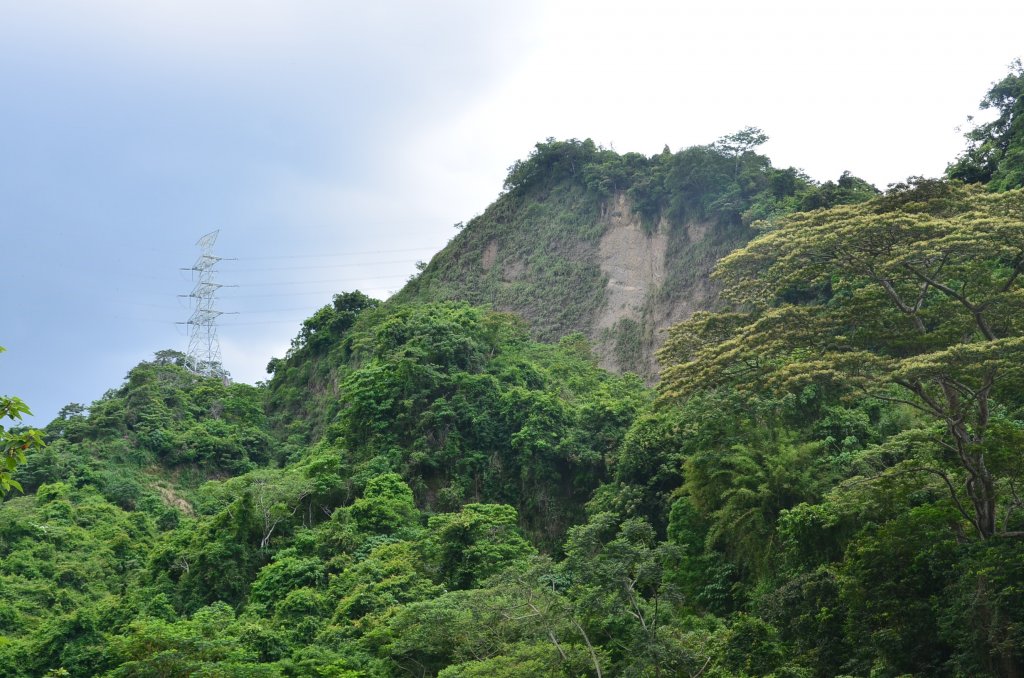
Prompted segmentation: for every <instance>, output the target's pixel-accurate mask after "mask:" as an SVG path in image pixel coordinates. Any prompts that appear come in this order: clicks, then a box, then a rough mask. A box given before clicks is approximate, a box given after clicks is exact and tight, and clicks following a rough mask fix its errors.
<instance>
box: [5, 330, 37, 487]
mask: <svg viewBox="0 0 1024 678" xmlns="http://www.w3.org/2000/svg"><path fill="white" fill-rule="evenodd" d="M4 350H5V349H4V347H3V346H0V353H3V352H4ZM25 414H31V412H30V411H29V409H28V406H27V405H26V404H25V403H24V401H22V400H21V398H17V397H14V396H0V421H2V420H4V419H10V420H11V421H13V422H15V423H16V422H18V421H20V420H21V417H22V415H25ZM41 447H43V437H42V434H41V433H40V432H39V431H37V430H35V429H31V428H13V429H5V428H4V425H3V424H0V497H2V496H3V495H5V494H7V492H9V491H10V489H11V488H12V487H13V488H15V489H17V490H21V489H22V487H21V483H19V482H18V481H17V480H15V479H14V478H13V471H14V469H15V467H17V465H18V464H23V463H25V461H26V460H27V457H26V454H27V453H29V452H31V451H33V450H37V449H39V448H41Z"/></svg>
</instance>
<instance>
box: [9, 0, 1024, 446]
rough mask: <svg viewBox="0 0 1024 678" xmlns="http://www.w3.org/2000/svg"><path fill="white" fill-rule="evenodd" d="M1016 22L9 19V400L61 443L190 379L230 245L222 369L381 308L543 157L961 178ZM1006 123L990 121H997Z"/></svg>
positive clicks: (1007, 3)
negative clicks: (210, 255) (201, 315)
mask: <svg viewBox="0 0 1024 678" xmlns="http://www.w3.org/2000/svg"><path fill="white" fill-rule="evenodd" d="M1021 26H1024V3H1021V2H1020V1H1019V0H975V1H974V2H972V3H967V2H956V3H954V2H945V1H942V0H938V1H936V0H931V1H928V2H924V1H916V0H901V1H896V0H885V1H884V2H883V1H879V0H861V1H860V2H857V3H849V2H845V3H838V2H835V3H831V2H822V1H821V0H814V1H810V0H807V1H803V0H800V1H798V0H775V1H773V2H771V3H766V2H760V1H758V2H755V1H753V0H719V1H718V2H715V3H711V2H693V1H691V0H679V1H676V2H658V1H654V0H631V1H630V2H628V3H627V2H621V1H620V2H605V1H603V0H587V1H585V2H584V1H574V0H546V1H539V0H519V1H517V2H514V3H509V2H500V3H499V2H489V1H486V0H466V1H456V0H434V1H433V2H430V3H424V2H418V1H412V0H409V1H397V0H395V1H387V0H380V1H378V2H375V3H365V2H358V3H357V2H350V1H349V0H304V1H302V2H295V1H289V0H276V1H269V0H245V1H236V0H173V1H172V0H146V2H138V1H137V0H88V1H87V0H80V1H78V2H75V1H71V0H32V2H25V1H24V0H16V1H15V0H0V261H2V264H3V276H2V280H3V283H4V284H3V292H2V296H0V345H2V346H4V347H6V348H7V352H6V353H4V354H2V355H0V394H6V395H17V396H20V397H21V398H23V399H24V400H25V401H26V402H27V403H28V405H29V406H30V407H32V409H33V412H34V415H35V416H34V417H32V418H30V419H29V420H28V421H29V422H30V423H32V424H34V425H37V426H42V425H45V424H46V423H47V422H48V421H49V420H50V419H52V418H53V417H54V416H55V415H56V413H57V411H58V410H59V409H60V408H61V407H62V406H63V405H65V404H67V403H71V402H79V403H83V404H86V405H88V404H89V403H90V402H92V401H93V400H95V399H97V398H99V397H101V396H102V395H103V393H104V392H105V391H106V390H107V389H110V388H117V387H118V386H120V384H121V383H122V381H123V379H124V376H125V375H126V373H127V372H128V370H129V369H131V367H133V366H134V365H136V364H137V363H139V362H140V361H142V360H147V359H150V358H151V357H152V355H153V353H154V352H155V351H158V350H161V349H165V348H173V349H177V350H182V351H183V350H185V348H186V346H187V342H188V338H187V336H186V332H185V326H184V325H181V324H179V323H181V322H182V321H185V320H187V318H188V316H189V309H188V306H187V303H186V302H187V299H186V298H183V297H180V296H179V295H187V294H188V293H189V292H190V291H191V289H192V279H191V273H190V272H189V271H185V270H181V269H183V268H188V267H190V266H191V265H192V264H193V262H194V261H195V260H196V258H197V257H198V255H199V249H198V248H197V247H196V245H195V243H196V241H197V240H198V239H199V238H200V237H201V236H202V235H204V234H206V233H208V232H210V231H213V230H219V237H218V240H217V243H216V246H215V254H216V255H218V256H221V257H224V260H223V261H221V262H220V263H219V265H218V266H217V271H218V273H217V281H218V282H219V283H221V284H223V285H225V287H224V288H222V289H221V290H220V291H219V293H218V300H217V307H218V308H219V309H220V310H222V311H224V312H225V313H226V315H223V316H221V317H220V319H219V324H218V333H219V338H220V346H221V350H222V355H223V362H224V366H225V367H226V368H227V369H228V370H229V371H230V372H231V374H232V376H233V377H234V378H235V379H236V380H237V381H243V382H248V383H255V382H256V381H258V380H262V379H266V378H267V375H266V372H265V366H266V364H267V362H268V361H269V360H270V358H271V357H275V356H276V357H280V356H283V355H284V353H285V351H286V350H287V349H288V346H289V343H290V340H291V338H292V337H294V336H295V335H296V334H297V332H298V328H299V326H300V324H301V322H302V320H303V319H304V318H306V317H308V316H309V315H311V313H312V312H313V311H315V310H316V309H317V308H319V307H320V306H322V305H324V304H327V303H330V301H331V298H332V295H333V294H334V293H336V292H341V291H347V290H353V289H360V290H362V291H364V292H366V293H367V294H370V295H372V296H376V297H379V298H386V297H387V296H388V295H390V294H391V293H393V292H394V291H396V290H398V289H400V288H401V286H402V285H403V283H404V281H405V280H407V279H408V277H409V276H410V275H412V274H413V273H414V272H415V265H416V262H417V261H426V260H429V259H430V257H431V256H432V255H433V254H434V253H436V252H437V251H438V250H440V249H441V248H442V247H443V246H444V245H445V244H446V243H447V242H448V240H450V239H451V238H452V237H453V236H454V235H455V233H456V231H455V230H454V229H453V225H454V224H456V223H457V222H464V221H468V220H469V219H470V218H472V217H473V216H475V215H477V214H480V213H481V212H482V211H483V210H484V209H485V208H486V207H487V205H488V204H489V203H490V202H492V201H493V200H494V199H495V198H496V197H497V195H498V193H499V192H500V190H501V185H502V181H503V179H504V177H505V174H506V171H507V168H508V167H509V166H510V165H511V164H512V163H514V162H515V161H516V160H517V159H520V158H524V157H526V156H527V155H528V154H529V153H530V151H531V149H532V148H533V145H534V144H535V143H537V142H538V141H542V140H544V139H546V138H548V137H555V138H560V139H566V138H579V139H584V138H588V137H589V138H592V139H593V140H594V141H595V142H597V143H598V144H600V145H602V146H604V147H606V148H614V149H615V150H617V151H619V152H627V151H637V152H641V153H645V154H648V155H650V154H654V153H657V152H659V151H660V150H661V149H662V148H663V147H664V146H666V145H668V146H669V147H670V148H671V149H672V150H673V151H675V150H679V149H681V148H685V147H687V146H692V145H697V144H706V143H710V142H712V141H714V140H715V139H717V138H719V137H721V136H723V135H725V134H729V133H731V132H735V131H737V130H739V129H741V128H743V127H746V126H748V125H753V126H757V127H760V128H762V129H763V130H764V131H765V132H766V133H767V134H768V135H769V137H770V141H769V142H768V143H766V144H765V145H764V146H763V147H762V148H761V149H760V150H761V152H763V153H765V154H766V155H768V156H770V157H771V158H772V160H773V163H774V164H775V166H777V167H787V166H794V167H798V168H800V169H802V170H804V171H805V172H806V173H807V174H808V175H809V176H811V177H812V178H814V179H816V180H819V181H825V180H828V179H835V178H837V177H838V176H839V175H840V174H841V173H842V172H843V171H846V170H849V171H851V172H852V173H853V174H855V175H857V176H860V177H862V178H865V179H867V180H868V181H870V182H872V183H874V184H875V185H876V186H878V187H879V188H885V186H886V185H888V184H890V183H893V182H897V181H900V180H902V179H905V178H906V177H908V176H912V175H924V176H937V175H939V174H941V173H942V171H943V170H944V168H945V166H946V164H947V163H948V162H949V161H951V160H952V159H953V158H954V157H955V156H956V154H957V153H958V152H959V151H960V150H962V148H963V139H962V132H963V130H962V129H960V128H962V127H965V126H966V124H967V117H968V116H970V115H976V114H978V110H977V104H978V102H979V101H980V99H981V97H982V96H983V95H984V93H985V91H986V90H987V89H988V86H989V85H990V83H991V82H993V81H995V80H998V79H1000V78H1002V77H1003V75H1005V74H1006V73H1007V71H1008V66H1009V64H1010V62H1011V61H1012V60H1013V59H1014V58H1018V57H1021V56H1024V40H1022V39H1021V31H1020V27H1021ZM979 117H983V116H979Z"/></svg>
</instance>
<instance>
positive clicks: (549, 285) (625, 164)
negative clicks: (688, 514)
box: [396, 128, 877, 377]
mask: <svg viewBox="0 0 1024 678" xmlns="http://www.w3.org/2000/svg"><path fill="white" fill-rule="evenodd" d="M766 139H767V136H766V135H764V133H763V132H761V131H760V130H758V129H756V128H747V129H745V130H742V131H740V132H738V133H736V134H732V135H728V136H726V137H723V138H722V139H719V140H718V141H717V142H715V143H713V144H709V145H706V146H695V147H692V148H687V149H684V150H682V151H679V152H678V153H671V152H670V151H669V150H668V149H667V148H666V149H665V150H664V151H663V152H662V153H660V154H657V155H654V156H651V157H646V156H643V155H640V154H638V153H626V154H624V155H619V154H618V153H616V152H615V151H611V150H607V149H603V148H599V147H598V146H596V145H595V144H594V142H593V141H591V140H589V139H587V140H585V141H579V140H576V139H571V140H568V141H556V140H554V139H548V140H547V141H546V142H544V143H539V144H537V146H536V148H535V149H534V151H533V153H531V155H530V157H529V158H527V159H526V160H521V161H519V162H516V163H515V164H514V165H513V166H512V167H511V168H510V169H509V174H508V177H507V178H506V180H505V192H504V193H503V194H502V195H501V197H499V198H498V200H497V201H495V202H494V204H492V205H491V206H490V207H488V209H487V210H486V211H485V212H484V213H483V214H482V215H480V216H479V217H476V218H475V219H473V220H471V221H470V222H469V223H468V224H467V225H466V226H465V227H462V228H461V231H460V233H459V234H458V235H457V236H456V237H455V238H454V239H453V240H452V242H451V243H450V244H449V245H448V246H447V247H446V248H445V249H444V250H443V251H442V252H441V253H440V254H438V255H437V256H435V257H434V258H433V260H431V262H430V263H429V264H428V265H427V266H426V267H425V268H424V269H423V270H422V271H421V272H420V273H419V274H418V275H417V276H416V277H415V278H414V279H412V280H411V281H410V282H409V284H408V285H406V287H405V289H403V290H402V291H401V292H399V294H398V295H396V297H397V299H398V300H400V301H404V302H413V301H415V302H424V301H442V300H452V299H458V300H463V301H467V302H469V303H472V304H478V305H479V304H486V305H490V306H492V307H494V308H497V309H500V310H505V311H511V312H514V313H516V314H517V315H520V316H521V317H523V318H525V319H526V320H527V322H528V325H529V327H530V331H531V334H532V335H533V337H534V338H536V339H539V340H541V341H556V340H557V339H558V338H560V337H562V336H565V335H566V334H569V333H571V332H582V333H584V334H586V335H587V336H588V337H589V338H590V339H591V340H593V341H595V342H598V343H600V344H604V343H607V345H608V348H607V349H606V350H603V351H602V354H603V359H604V361H603V364H605V365H606V366H612V367H615V368H617V370H618V371H634V372H637V373H639V374H641V375H642V376H645V377H653V376H654V375H653V372H652V367H651V365H652V364H653V363H652V361H651V360H650V358H651V356H652V353H653V350H654V348H655V347H656V344H657V342H658V339H657V338H656V336H655V333H656V330H655V328H656V326H657V325H658V323H661V322H663V319H664V318H665V317H669V318H674V319H682V317H683V316H682V314H683V313H684V312H687V309H689V312H692V310H693V309H692V308H690V305H691V304H694V303H695V304H696V306H697V308H698V309H701V308H703V309H708V308H713V307H715V306H716V304H717V293H716V291H714V290H705V289H703V288H704V287H705V286H706V285H707V282H708V275H709V273H710V271H711V269H712V268H713V267H714V265H715V262H717V261H718V259H720V258H721V257H722V256H724V255H726V254H728V253H729V252H731V251H732V250H733V249H735V248H736V247H738V246H741V245H743V244H744V243H746V242H747V241H748V240H749V239H750V238H751V237H752V236H753V234H754V231H753V230H752V229H750V228H749V225H750V224H751V223H752V222H754V221H756V220H759V219H768V218H772V217H775V216H778V215H782V214H787V213H790V212H793V211H798V210H813V209H818V208H822V207H831V206H833V205H839V204H848V203H854V202H860V201H863V200H867V199H869V198H871V197H874V196H875V195H877V191H876V190H875V189H874V188H873V187H872V186H870V185H869V184H867V183H866V182H864V181H863V180H861V179H858V178H856V177H853V176H850V175H849V174H848V173H846V174H844V175H843V176H842V177H840V179H839V180H838V182H832V181H829V182H826V183H824V184H817V183H815V182H813V181H812V180H810V179H809V178H808V177H806V176H805V175H803V174H802V173H801V172H799V171H798V170H796V169H793V168H789V169H784V170H780V169H776V168H774V167H772V165H771V161H770V160H769V159H768V158H767V157H765V156H763V155H759V154H757V153H756V152H755V149H756V147H757V146H758V145H760V144H761V143H764V141H765V140H766ZM619 199H622V200H624V201H625V205H626V206H627V208H628V210H629V213H631V214H633V215H635V216H636V218H637V219H639V220H640V221H641V223H642V228H643V229H644V231H645V232H646V233H647V234H649V235H650V234H653V233H661V234H663V235H664V236H665V238H666V240H667V247H666V251H665V253H664V255H663V256H664V264H665V275H664V278H663V279H662V280H660V281H659V282H658V283H657V284H655V285H654V286H653V287H652V288H651V289H650V290H648V291H647V295H646V298H645V300H644V302H643V304H642V308H639V309H637V312H638V317H637V318H624V319H625V320H628V321H629V322H630V323H633V325H635V327H634V326H628V324H627V325H623V326H622V327H619V328H617V329H616V331H615V332H614V333H613V335H612V336H606V335H607V332H606V331H605V332H604V333H602V332H601V331H600V330H598V329H596V321H597V318H598V317H599V316H600V315H601V314H602V313H604V312H612V313H614V312H615V310H614V309H612V310H611V311H609V309H607V308H606V287H607V284H608V278H607V276H606V274H605V273H604V272H603V271H602V268H601V263H600V260H599V243H600V242H601V238H602V236H604V235H605V234H606V232H607V231H608V229H609V228H611V225H612V222H613V217H612V212H614V211H615V210H618V209H620V208H619V207H616V205H617V204H618V203H617V201H618V200H619ZM460 226H461V225H460ZM691 226H695V227H696V229H697V230H699V231H700V232H701V233H702V234H703V235H702V236H701V237H700V239H695V238H694V235H693V229H692V228H690V227H691ZM694 300H696V301H694ZM618 320H619V319H616V322H618ZM610 324H613V325H614V324H615V322H613V323H610Z"/></svg>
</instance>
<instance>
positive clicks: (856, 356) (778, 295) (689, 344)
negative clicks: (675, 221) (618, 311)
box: [661, 181, 1024, 538]
mask: <svg viewBox="0 0 1024 678" xmlns="http://www.w3.org/2000/svg"><path fill="white" fill-rule="evenodd" d="M1022 269H1024V194H1022V193H1021V191H1010V192H1007V193H1002V194H996V195H993V194H987V193H984V192H983V191H981V190H979V189H976V188H971V187H964V186H958V185H950V184H944V183H941V182H929V181H922V182H919V183H917V184H916V185H914V186H902V187H897V188H896V189H894V190H893V191H891V192H890V194H888V195H887V196H885V197H883V198H880V199H878V200H876V201H873V202H871V203H866V204H864V205H858V206H852V207H841V208H835V209H833V210H831V211H827V212H824V211H823V212H814V213H811V214H808V215H797V216H793V217H790V218H788V219H787V220H785V221H783V222H781V223H779V224H778V225H777V227H775V228H773V229H772V230H769V231H768V232H766V233H765V234H764V235H762V236H761V237H760V238H758V239H757V240H755V241H754V242H752V243H751V244H750V245H749V246H748V247H746V248H744V249H743V250H741V251H738V252H736V253H734V254H732V255H730V256H729V257H727V258H726V259H725V260H723V261H722V264H721V266H720V269H719V273H718V275H719V277H720V278H721V279H722V280H723V281H724V282H725V283H726V285H727V286H728V288H729V294H730V297H731V298H732V299H733V300H734V301H736V302H737V303H740V304H745V305H746V307H747V308H748V309H750V310H749V311H747V312H745V313H738V314H724V315H717V316H716V315H709V314H698V315H696V316H694V318H693V319H692V320H690V321H687V322H685V323H682V324H680V325H678V326H677V327H676V328H674V329H673V331H672V333H671V335H670V338H669V340H668V342H667V343H666V345H665V347H664V348H663V349H662V353H661V357H662V361H663V363H665V364H666V365H668V366H669V367H667V369H666V370H665V373H664V381H663V386H662V391H663V394H664V395H665V397H668V398H675V397H680V396H683V395H685V394H687V393H690V392H692V391H694V390H695V389H698V388H707V387H711V386H715V385H721V384H735V385H736V386H737V387H738V388H741V389H748V390H749V389H752V388H764V387H769V388H777V389H781V390H788V391H798V390H799V389H802V388H805V387H807V386H809V385H814V386H816V387H818V388H822V389H826V390H830V389H831V390H833V391H835V392H852V393H858V392H859V393H862V394H871V395H874V396H876V397H879V398H882V399H890V400H891V399H897V400H903V401H905V402H907V403H908V404H909V405H911V406H913V407H915V408H917V409H919V410H920V411H922V412H923V413H925V414H928V415H930V416H932V417H934V418H935V419H937V420H938V421H940V422H942V423H944V424H945V425H946V426H947V429H948V432H947V437H946V444H948V445H950V449H951V451H953V452H954V454H955V455H956V456H957V457H958V459H959V461H960V463H959V466H960V468H959V469H958V471H957V472H958V473H962V474H963V478H962V482H963V483H964V488H965V494H966V496H967V499H968V502H969V504H970V506H971V510H970V511H968V510H964V511H962V514H963V518H964V519H965V520H966V521H968V522H969V524H970V525H971V528H972V529H973V530H974V531H976V532H977V534H979V535H980V536H981V537H983V538H988V537H990V536H992V535H993V534H994V533H995V531H996V529H997V528H996V523H995V515H996V510H997V508H996V505H997V503H998V494H999V489H998V488H997V484H998V482H999V481H997V479H996V478H994V477H993V476H992V473H991V470H990V469H988V467H987V462H986V450H985V448H984V444H983V441H984V440H985V436H986V432H987V429H988V426H989V424H990V416H991V414H990V413H991V405H990V403H989V398H990V395H991V392H992V389H993V388H994V386H995V385H996V384H997V383H998V382H1000V381H1005V380H1015V379H1019V378H1020V370H1021V364H1022V360H1024V338H1022V336H1021V335H1022V330H1024V327H1022V326H1021V324H1020V322H1019V319H1020V318H1021V317H1024V315H1022V313H1021V311H1022V305H1024V294H1022V288H1021V287H1020V284H1019V274H1020V273H1021V271H1022ZM954 500H955V501H959V500H958V499H956V498H955V497H954Z"/></svg>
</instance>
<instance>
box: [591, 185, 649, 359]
mask: <svg viewBox="0 0 1024 678" xmlns="http://www.w3.org/2000/svg"><path fill="white" fill-rule="evenodd" d="M604 219H605V220H606V221H607V223H606V225H605V232H604V235H603V236H601V241H600V243H599V244H598V264H599V265H600V267H601V272H602V273H604V274H605V276H606V277H607V280H608V282H607V285H606V287H605V296H604V305H603V306H602V307H601V310H600V311H599V312H598V314H597V317H595V318H594V321H593V323H592V325H591V328H590V332H589V334H590V338H591V340H592V341H593V342H594V348H595V351H596V352H597V354H598V356H599V357H600V359H601V364H602V366H603V367H605V368H606V369H611V370H615V371H619V370H622V369H629V368H631V367H632V368H637V367H640V368H641V369H642V371H643V372H644V373H647V372H649V371H650V369H651V367H653V365H652V364H651V360H650V356H647V355H644V356H643V358H644V359H642V360H633V361H630V362H633V363H634V364H633V365H621V364H620V362H623V359H624V358H628V356H626V355H625V352H624V351H623V350H621V348H622V347H621V343H622V341H623V338H622V336H623V334H629V333H631V332H632V333H634V334H636V333H638V332H639V335H641V336H642V335H643V334H646V333H645V332H644V331H643V328H644V327H645V326H646V325H647V324H648V322H647V316H648V315H649V312H650V310H651V308H650V307H651V300H652V298H653V296H654V295H655V294H656V293H657V292H658V290H660V289H661V286H662V285H663V284H664V282H665V254H666V252H667V251H668V234H667V232H666V230H667V229H666V228H664V226H665V225H664V224H659V227H658V229H657V230H655V231H654V232H649V229H645V228H644V225H643V222H642V220H641V219H640V217H639V216H637V215H634V214H633V212H632V210H631V209H630V205H629V201H628V200H626V196H625V195H619V196H617V197H616V198H615V199H614V201H613V203H612V205H611V207H610V208H609V209H607V210H606V211H605V215H604ZM637 338H640V337H639V336H638V337H637ZM643 343H649V342H646V341H644V342H643ZM617 348H619V349H620V350H616V349H617ZM645 353H647V352H645ZM636 357H640V356H636Z"/></svg>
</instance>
